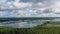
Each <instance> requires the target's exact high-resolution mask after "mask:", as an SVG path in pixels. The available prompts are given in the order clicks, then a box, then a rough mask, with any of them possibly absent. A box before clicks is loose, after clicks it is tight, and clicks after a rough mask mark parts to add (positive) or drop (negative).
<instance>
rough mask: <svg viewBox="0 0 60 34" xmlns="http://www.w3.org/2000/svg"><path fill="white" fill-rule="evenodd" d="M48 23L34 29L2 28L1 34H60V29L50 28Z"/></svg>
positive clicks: (0, 27)
mask: <svg viewBox="0 0 60 34" xmlns="http://www.w3.org/2000/svg"><path fill="white" fill-rule="evenodd" d="M47 23H49V22H46V23H44V24H42V25H38V26H36V27H33V28H11V27H5V26H0V34H60V27H55V26H49V25H47Z"/></svg>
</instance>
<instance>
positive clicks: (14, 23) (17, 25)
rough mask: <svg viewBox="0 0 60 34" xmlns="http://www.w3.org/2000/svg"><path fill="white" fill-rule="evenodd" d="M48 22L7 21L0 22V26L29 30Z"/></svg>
mask: <svg viewBox="0 0 60 34" xmlns="http://www.w3.org/2000/svg"><path fill="white" fill-rule="evenodd" d="M46 21H48V20H23V21H22V20H19V21H7V22H1V25H3V26H8V27H14V28H31V27H34V26H37V25H41V24H43V23H44V22H46Z"/></svg>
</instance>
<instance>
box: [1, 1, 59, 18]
mask: <svg viewBox="0 0 60 34" xmlns="http://www.w3.org/2000/svg"><path fill="white" fill-rule="evenodd" d="M0 9H1V11H0V17H60V0H0ZM4 9H9V10H4ZM2 10H4V11H2Z"/></svg>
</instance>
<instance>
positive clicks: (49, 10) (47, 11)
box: [43, 9, 53, 13]
mask: <svg viewBox="0 0 60 34" xmlns="http://www.w3.org/2000/svg"><path fill="white" fill-rule="evenodd" d="M52 12H53V11H51V9H45V10H44V11H43V13H52Z"/></svg>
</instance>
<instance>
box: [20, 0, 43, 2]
mask: <svg viewBox="0 0 60 34" xmlns="http://www.w3.org/2000/svg"><path fill="white" fill-rule="evenodd" d="M20 1H21V2H43V1H44V0H20Z"/></svg>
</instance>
